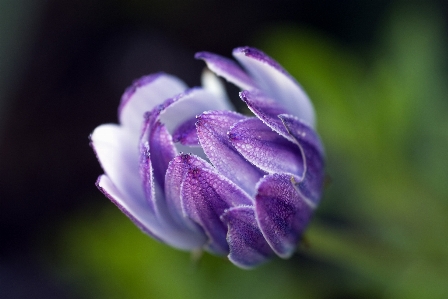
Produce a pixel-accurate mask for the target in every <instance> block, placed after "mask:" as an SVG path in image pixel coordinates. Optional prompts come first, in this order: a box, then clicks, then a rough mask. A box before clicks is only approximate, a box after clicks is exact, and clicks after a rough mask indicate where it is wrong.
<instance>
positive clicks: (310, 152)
mask: <svg viewBox="0 0 448 299" xmlns="http://www.w3.org/2000/svg"><path fill="white" fill-rule="evenodd" d="M279 118H280V119H281V120H282V122H283V123H284V125H285V127H286V128H287V130H288V132H289V133H290V134H291V135H292V136H293V137H294V138H295V139H296V140H297V143H298V144H300V147H301V148H302V149H303V153H304V156H305V178H304V179H303V180H302V181H301V182H300V183H299V185H298V186H299V188H300V191H301V192H302V194H303V195H305V196H306V197H307V198H310V199H311V200H313V201H314V202H315V203H318V202H319V199H320V197H321V194H322V189H323V183H324V178H325V172H324V167H325V161H324V148H323V145H322V142H321V141H320V138H319V136H318V135H317V133H316V131H314V130H313V129H312V128H311V127H309V126H307V125H306V124H305V123H303V122H302V121H300V120H299V119H297V118H296V117H294V116H292V115H280V116H279Z"/></svg>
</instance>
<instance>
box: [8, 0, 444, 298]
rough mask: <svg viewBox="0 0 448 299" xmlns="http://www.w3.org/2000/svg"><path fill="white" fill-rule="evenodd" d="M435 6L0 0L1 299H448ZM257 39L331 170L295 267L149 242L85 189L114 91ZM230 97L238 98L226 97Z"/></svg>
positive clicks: (191, 76) (387, 1)
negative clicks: (300, 91) (308, 105)
mask: <svg viewBox="0 0 448 299" xmlns="http://www.w3.org/2000/svg"><path fill="white" fill-rule="evenodd" d="M447 14H448V3H447V2H446V1H435V0H432V1H423V0H422V1H399V0H395V1H394V0H376V1H367V0H365V1H355V0H350V1H330V0H320V1H312V0H302V1H300V0H299V1H292V0H278V1H263V0H261V1H260V0H239V1H237V0H227V1H224V0H182V1H180V0H166V1H156V0H147V1H145V0H126V1H124V0H116V1H106V0H69V1H57V0H1V1H0V298H246V299H250V298H332V299H333V298H448V182H447V180H448V117H447V114H448V92H447V82H448V80H447V79H448V68H447V67H448V64H447V63H448V59H447V53H448V52H447V46H448V45H447V37H448V35H447V28H448V23H447V18H446V17H447ZM243 45H252V46H255V47H258V48H260V49H262V50H263V51H265V52H266V53H268V54H269V55H271V56H272V57H274V58H275V59H277V60H278V61H279V62H280V63H281V64H282V65H283V66H284V67H285V68H286V69H287V70H288V71H290V73H291V74H292V75H293V76H295V77H296V78H297V79H298V80H299V81H300V82H301V84H302V85H303V86H304V88H305V89H306V91H307V92H308V94H309V95H310V97H311V98H312V99H313V102H314V104H315V108H316V110H317V116H318V130H319V132H320V134H321V136H322V139H323V141H324V143H325V146H326V153H327V165H328V166H327V172H328V175H329V177H330V178H331V182H330V183H329V184H328V186H327V187H326V190H325V195H324V197H323V199H322V203H321V205H320V207H319V209H318V211H317V213H316V216H315V217H314V219H313V221H312V223H311V224H310V227H309V230H308V231H307V232H306V234H305V240H306V241H305V242H304V245H301V246H300V247H299V249H298V252H297V254H296V255H295V256H294V257H293V258H291V259H290V260H280V259H276V260H274V261H272V262H270V263H268V264H266V265H264V266H262V267H260V268H258V269H256V270H252V271H245V270H240V269H238V268H236V267H235V266H233V265H231V264H230V263H229V262H228V261H227V260H226V259H222V258H218V257H214V256H210V255H208V254H205V255H204V256H202V257H201V258H200V259H199V260H193V259H192V258H191V256H190V254H189V253H186V252H180V251H177V250H174V249H172V248H169V247H168V246H165V245H163V244H160V243H157V242H156V241H154V240H152V239H150V238H149V237H147V236H145V235H144V234H142V233H141V232H140V231H139V230H138V229H137V228H136V227H134V226H133V224H132V223H131V222H130V221H129V220H128V219H127V218H126V217H125V216H124V215H122V214H121V213H120V211H119V210H118V209H116V207H115V206H114V205H113V204H111V203H110V202H109V201H108V200H107V199H106V198H105V197H104V196H103V195H102V194H100V192H99V191H98V190H96V188H95V186H94V182H95V180H96V178H97V176H98V175H100V174H101V173H102V170H101V168H100V166H99V164H98V163H97V161H96V159H95V156H94V154H93V152H92V150H91V148H90V147H89V141H88V136H89V134H90V133H91V132H92V130H93V129H94V128H95V127H96V126H97V125H99V124H102V123H106V122H116V121H117V116H116V115H117V112H116V109H117V106H118V103H119V99H120V96H121V94H122V92H123V91H124V89H125V88H126V87H127V86H128V85H129V84H130V83H131V82H132V80H133V79H135V78H137V77H140V76H142V75H144V74H149V73H153V72H158V71H165V72H168V73H171V74H174V75H177V76H179V77H181V78H182V79H184V80H185V81H186V82H187V83H188V84H189V85H191V86H194V85H198V84H199V77H200V73H201V71H202V69H203V68H204V64H203V63H202V62H201V61H196V60H195V59H194V58H193V55H194V53H195V52H197V51H202V50H207V51H212V52H216V53H219V54H222V55H226V56H230V53H231V50H232V49H233V48H234V47H237V46H243ZM229 92H230V97H231V98H232V99H233V100H235V102H236V103H237V102H238V97H237V93H236V92H237V91H236V90H235V89H230V90H229Z"/></svg>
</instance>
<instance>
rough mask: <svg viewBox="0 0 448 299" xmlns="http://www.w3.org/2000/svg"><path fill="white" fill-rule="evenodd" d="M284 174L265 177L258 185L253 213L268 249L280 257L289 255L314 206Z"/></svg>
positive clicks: (289, 177) (290, 177)
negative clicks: (269, 247) (268, 246)
mask: <svg viewBox="0 0 448 299" xmlns="http://www.w3.org/2000/svg"><path fill="white" fill-rule="evenodd" d="M292 181H293V177H292V176H290V175H286V174H274V175H268V176H265V177H264V178H263V179H262V180H261V181H260V183H259V185H258V193H257V195H256V197H255V213H256V215H257V219H258V223H259V227H260V229H261V231H262V232H263V235H264V237H265V239H266V241H267V242H268V243H269V245H270V246H271V248H272V249H273V250H274V251H275V253H277V254H278V255H279V256H280V257H282V258H288V257H290V256H291V255H292V254H293V252H294V250H295V248H296V246H297V243H298V242H299V241H300V238H301V236H302V233H303V231H304V230H305V228H306V227H307V225H308V223H309V221H310V220H311V216H312V214H313V209H314V207H315V205H314V204H313V203H311V202H310V201H309V200H307V199H306V198H305V197H304V196H303V195H302V194H301V193H300V192H299V191H298V189H296V188H294V185H293V182H292Z"/></svg>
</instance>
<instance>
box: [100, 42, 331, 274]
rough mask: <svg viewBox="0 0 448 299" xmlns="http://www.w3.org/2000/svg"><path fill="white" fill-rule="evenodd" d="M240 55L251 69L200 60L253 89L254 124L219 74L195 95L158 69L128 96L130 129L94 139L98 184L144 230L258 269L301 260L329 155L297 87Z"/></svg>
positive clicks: (125, 123)
mask: <svg viewBox="0 0 448 299" xmlns="http://www.w3.org/2000/svg"><path fill="white" fill-rule="evenodd" d="M233 55H234V57H235V58H236V60H237V61H238V62H239V63H240V65H241V66H242V67H240V66H239V65H238V64H237V63H235V62H234V61H232V60H229V59H227V58H224V57H221V56H218V55H215V54H211V53H208V52H201V53H197V54H196V58H198V59H203V60H204V61H205V62H206V63H207V66H208V68H209V69H210V70H211V71H213V72H214V73H215V74H217V75H218V76H221V77H224V78H225V79H226V80H228V81H230V82H232V83H234V84H235V85H236V86H238V87H239V88H241V89H242V90H243V91H242V92H241V93H240V98H241V99H242V100H243V101H244V102H245V103H246V105H247V106H248V107H249V109H250V110H251V111H252V112H253V114H254V115H255V116H254V117H253V116H245V115H242V114H239V113H236V112H234V111H232V110H234V109H233V107H232V105H231V104H230V102H229V101H228V99H227V97H226V93H225V91H224V89H223V87H222V85H221V83H220V81H219V80H218V79H217V78H216V76H214V75H213V74H212V73H210V72H206V73H204V76H203V87H202V88H192V89H187V86H185V84H184V83H183V82H182V81H180V80H179V79H177V78H175V77H172V76H170V75H167V74H163V73H159V74H154V75H150V76H146V77H143V78H140V79H139V80H137V81H135V82H134V84H133V85H132V86H131V87H129V88H128V89H127V90H126V91H125V93H124V95H123V97H122V99H121V104H120V106H119V109H118V114H119V120H120V124H119V125H116V124H105V125H101V126H99V127H97V128H96V129H95V131H94V132H93V133H92V135H91V144H92V147H93V148H94V150H95V152H96V155H97V157H98V160H99V161H100V163H101V165H102V167H103V169H104V172H105V174H103V175H101V176H100V177H99V178H98V181H97V183H96V185H97V186H98V188H99V189H100V190H101V192H103V193H104V194H105V195H106V196H107V197H108V198H109V199H110V200H111V201H112V202H113V203H115V204H116V205H117V206H118V208H120V210H121V211H123V213H125V214H126V215H127V216H128V217H129V218H130V219H131V220H132V221H133V222H134V223H135V224H136V225H137V226H138V227H140V228H141V229H142V230H143V231H144V232H146V233H148V234H149V235H151V236H152V237H153V238H155V239H157V240H159V241H161V242H164V243H166V244H169V245H170V246H173V247H175V248H179V249H183V250H195V249H205V250H207V251H209V252H211V253H213V254H217V255H228V257H229V259H230V261H232V262H233V263H234V264H236V265H237V266H239V267H242V268H252V267H255V266H257V265H259V264H260V263H263V262H265V261H266V260H268V259H269V258H272V257H273V256H275V255H278V256H280V257H282V258H288V257H290V256H291V255H292V254H293V252H294V250H295V247H296V246H297V243H298V242H299V241H300V239H301V236H302V233H303V231H304V230H305V228H306V226H307V225H308V223H309V221H310V219H311V217H312V214H313V210H314V209H315V208H316V206H317V205H318V203H319V199H320V196H321V190H322V183H323V177H324V152H323V147H322V144H321V142H320V139H319V136H318V135H317V133H316V131H315V128H314V123H315V116H314V109H313V107H312V104H311V102H310V100H309V99H308V97H307V95H306V94H305V92H304V91H303V90H302V88H301V87H300V86H299V84H298V83H297V82H296V81H295V80H294V79H293V78H292V77H291V76H290V75H289V74H288V73H287V72H286V71H285V70H284V69H283V68H282V67H281V66H280V65H279V64H278V63H277V62H276V61H274V60H273V59H272V58H270V57H268V56H267V55H266V54H264V53H263V52H261V51H259V50H256V49H254V48H249V47H244V48H237V49H235V50H234V51H233ZM183 152H187V153H188V154H185V153H183Z"/></svg>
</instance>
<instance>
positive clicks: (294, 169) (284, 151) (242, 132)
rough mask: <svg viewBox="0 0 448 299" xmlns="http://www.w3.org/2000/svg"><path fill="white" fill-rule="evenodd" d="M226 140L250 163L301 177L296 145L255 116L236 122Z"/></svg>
mask: <svg viewBox="0 0 448 299" xmlns="http://www.w3.org/2000/svg"><path fill="white" fill-rule="evenodd" d="M229 139H230V141H231V142H232V144H233V146H234V147H235V148H236V149H237V150H238V152H239V153H240V154H241V155H243V157H244V158H246V159H247V160H248V161H249V162H251V163H252V164H254V165H256V166H257V167H259V168H260V169H262V170H264V171H266V172H268V173H281V172H283V173H290V174H294V175H297V176H299V177H302V175H303V159H302V153H301V151H300V148H299V147H298V145H297V144H294V143H292V142H291V141H289V140H287V139H285V138H284V137H283V136H281V135H279V134H278V133H277V132H274V131H272V130H271V129H270V128H269V127H268V126H266V125H265V124H264V123H263V122H262V121H261V120H259V119H258V118H249V119H244V120H241V121H239V122H237V123H236V124H235V125H234V126H233V127H232V128H231V129H230V132H229Z"/></svg>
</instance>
